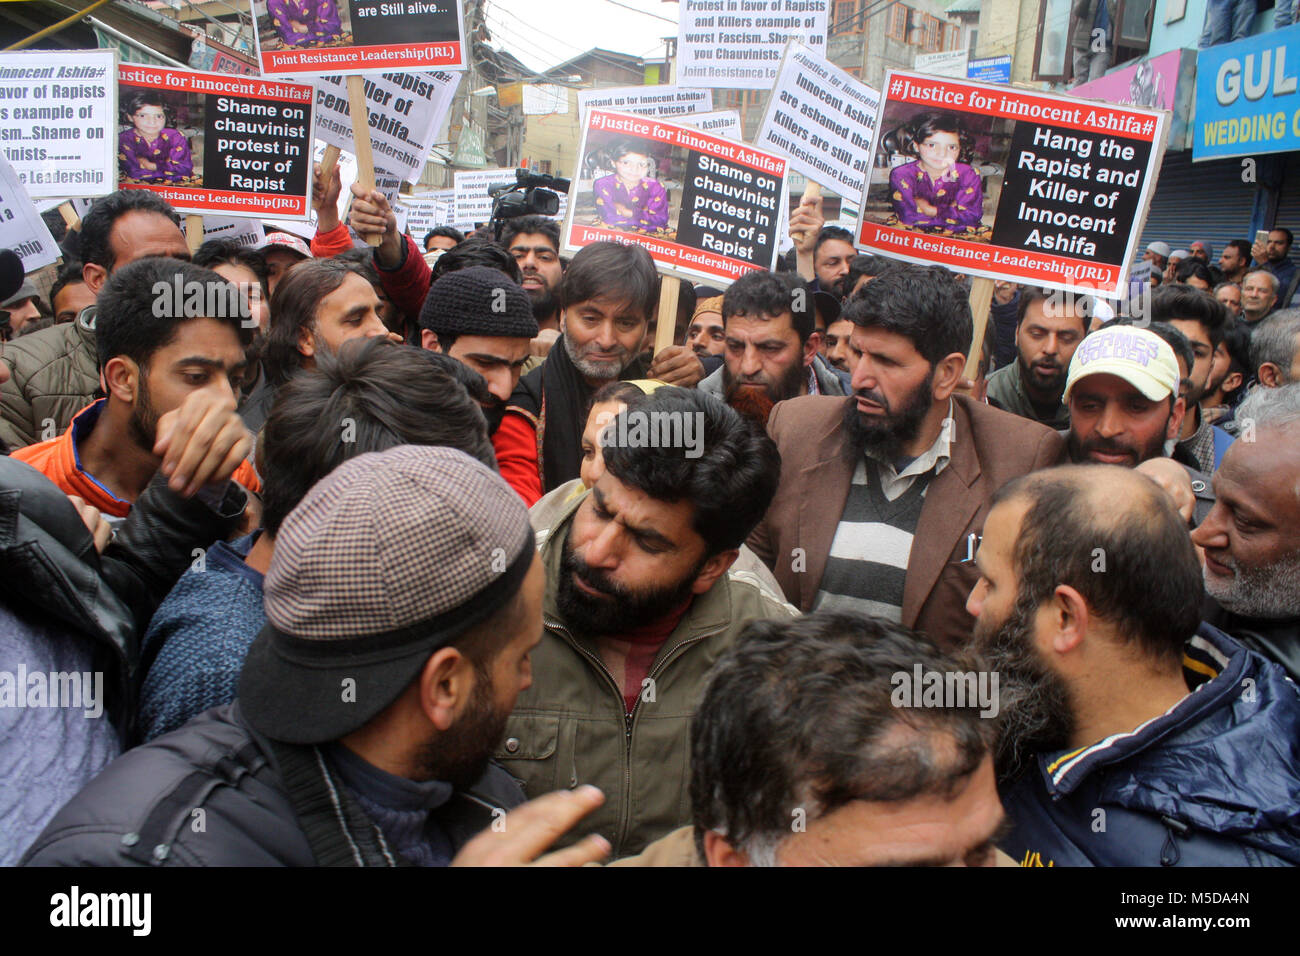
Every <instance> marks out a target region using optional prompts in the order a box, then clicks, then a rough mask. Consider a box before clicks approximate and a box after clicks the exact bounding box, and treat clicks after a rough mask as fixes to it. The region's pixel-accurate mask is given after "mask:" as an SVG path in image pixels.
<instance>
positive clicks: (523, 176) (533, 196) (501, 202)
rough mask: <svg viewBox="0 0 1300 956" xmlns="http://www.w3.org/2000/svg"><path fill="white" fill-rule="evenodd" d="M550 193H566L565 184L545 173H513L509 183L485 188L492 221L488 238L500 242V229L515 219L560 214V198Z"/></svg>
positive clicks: (567, 182)
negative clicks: (513, 179) (512, 178)
mask: <svg viewBox="0 0 1300 956" xmlns="http://www.w3.org/2000/svg"><path fill="white" fill-rule="evenodd" d="M520 190H523V192H520ZM551 190H558V191H559V192H564V193H567V192H568V191H569V181H568V180H567V179H561V178H560V177H558V176H551V175H549V174H547V173H533V172H529V171H528V170H527V169H516V170H515V181H514V182H513V183H502V184H501V185H499V186H489V187H488V195H489V196H491V197H492V219H491V220H490V221H489V222H488V226H489V228H491V230H492V237H493V238H494V239H496V240H498V241H500V239H501V227H502V226H503V225H505V221H506V220H507V219H515V218H517V217H519V216H554V215H555V214H556V213H557V212H559V211H560V197H559V196H558V195H556V193H555V192H552V191H551Z"/></svg>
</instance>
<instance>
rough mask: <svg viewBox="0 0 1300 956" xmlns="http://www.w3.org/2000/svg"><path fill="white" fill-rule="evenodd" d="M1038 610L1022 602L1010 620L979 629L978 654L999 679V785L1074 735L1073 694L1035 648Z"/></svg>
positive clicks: (977, 629) (976, 639)
mask: <svg viewBox="0 0 1300 956" xmlns="http://www.w3.org/2000/svg"><path fill="white" fill-rule="evenodd" d="M1036 611H1037V605H1036V604H1035V603H1034V602H1032V601H1026V600H1025V599H1023V598H1020V599H1018V600H1017V601H1016V605H1015V607H1014V608H1012V610H1011V613H1010V614H1009V615H1007V619H1006V620H1005V621H1003V622H1002V623H1001V624H999V625H997V626H996V627H993V628H982V627H980V625H979V624H978V623H976V625H975V634H974V637H975V641H974V643H975V649H976V650H978V651H979V652H980V653H981V654H982V655H983V656H984V659H985V661H986V662H987V663H988V666H989V667H990V668H991V669H992V670H993V671H994V672H995V673H996V674H997V675H998V688H999V700H998V714H999V727H998V743H997V751H996V753H995V754H994V765H995V768H996V770H997V777H998V783H999V784H1000V785H1004V784H1008V783H1010V782H1011V781H1013V780H1015V779H1016V778H1017V777H1019V776H1020V775H1021V774H1023V773H1024V772H1025V771H1026V770H1028V769H1029V768H1030V766H1031V764H1032V762H1033V758H1034V756H1035V755H1037V754H1040V753H1050V752H1052V751H1054V750H1060V749H1062V748H1064V747H1066V746H1067V745H1068V744H1069V743H1070V738H1071V737H1072V736H1073V734H1074V729H1075V721H1074V711H1073V710H1072V708H1071V702H1070V690H1069V687H1067V686H1066V684H1065V681H1063V680H1062V679H1061V678H1060V677H1058V676H1057V675H1056V674H1055V673H1054V672H1053V671H1052V670H1051V668H1049V667H1048V666H1047V665H1046V664H1045V663H1044V662H1043V660H1042V658H1041V657H1040V656H1039V654H1038V651H1037V649H1036V648H1035V647H1034V642H1033V632H1034V614H1035V612H1036Z"/></svg>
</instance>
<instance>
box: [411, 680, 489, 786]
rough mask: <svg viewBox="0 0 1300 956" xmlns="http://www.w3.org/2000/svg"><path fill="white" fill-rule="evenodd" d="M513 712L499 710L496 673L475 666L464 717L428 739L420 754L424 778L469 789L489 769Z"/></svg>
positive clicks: (419, 758)
mask: <svg viewBox="0 0 1300 956" xmlns="http://www.w3.org/2000/svg"><path fill="white" fill-rule="evenodd" d="M509 716H510V712H509V711H498V710H497V708H496V701H495V697H494V695H493V688H492V676H491V674H490V673H489V672H488V671H487V669H486V668H480V667H478V666H477V665H475V667H474V690H473V691H472V692H471V696H470V701H469V704H468V705H467V706H466V708H465V712H464V713H463V714H462V715H461V717H460V719H459V720H457V721H456V723H455V724H453V725H452V726H451V728H450V729H449V730H447V731H446V732H445V733H440V734H438V735H437V737H435V738H434V739H433V740H431V741H428V742H427V743H426V744H425V745H424V747H423V748H421V751H420V753H419V755H418V756H417V757H416V763H417V767H418V770H419V772H420V774H421V777H420V779H422V780H441V781H444V782H445V783H449V784H451V785H452V786H453V787H455V788H456V789H457V790H466V789H468V788H469V787H471V786H473V785H474V783H475V782H476V781H477V780H478V779H479V778H480V777H482V776H483V774H484V773H485V772H486V771H487V766H488V761H489V760H491V758H492V754H493V753H494V752H495V751H496V748H497V745H498V744H499V743H500V742H501V737H502V736H503V735H504V734H505V730H506V718H508V717H509Z"/></svg>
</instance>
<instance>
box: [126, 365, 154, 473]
mask: <svg viewBox="0 0 1300 956" xmlns="http://www.w3.org/2000/svg"><path fill="white" fill-rule="evenodd" d="M147 382H148V379H147V378H146V376H145V374H144V372H143V371H142V372H141V373H140V388H139V394H138V395H136V398H135V405H134V407H133V408H132V409H131V417H130V418H129V419H128V420H127V423H126V427H127V432H128V433H129V434H130V436H131V440H132V441H134V442H135V443H136V444H137V445H138V446H140V448H142V449H144V450H145V451H146V452H148V453H149V454H151V455H152V454H153V446H154V445H155V444H156V443H157V442H158V417H159V416H158V413H157V412H156V411H155V410H154V407H153V402H151V401H150V400H149V386H148V384H147Z"/></svg>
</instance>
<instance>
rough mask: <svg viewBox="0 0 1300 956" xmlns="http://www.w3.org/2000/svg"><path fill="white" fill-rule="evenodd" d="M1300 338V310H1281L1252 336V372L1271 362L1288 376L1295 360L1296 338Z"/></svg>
mask: <svg viewBox="0 0 1300 956" xmlns="http://www.w3.org/2000/svg"><path fill="white" fill-rule="evenodd" d="M1297 336H1300V309H1280V310H1278V311H1277V312H1274V313H1273V314H1272V315H1270V316H1269V317H1268V318H1266V319H1261V320H1260V323H1259V325H1258V326H1256V328H1255V329H1254V330H1253V331H1252V332H1251V335H1250V365H1251V371H1253V372H1254V373H1255V374H1256V375H1258V374H1259V367H1260V366H1261V365H1263V364H1264V363H1265V362H1271V363H1272V364H1274V365H1276V366H1277V367H1278V368H1279V369H1281V370H1282V374H1283V375H1286V374H1287V372H1288V371H1290V369H1291V363H1292V362H1293V361H1294V360H1295V353H1296V344H1297V343H1296V337H1297Z"/></svg>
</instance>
